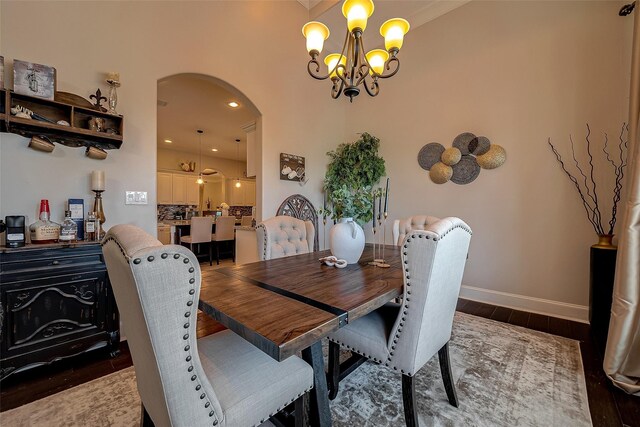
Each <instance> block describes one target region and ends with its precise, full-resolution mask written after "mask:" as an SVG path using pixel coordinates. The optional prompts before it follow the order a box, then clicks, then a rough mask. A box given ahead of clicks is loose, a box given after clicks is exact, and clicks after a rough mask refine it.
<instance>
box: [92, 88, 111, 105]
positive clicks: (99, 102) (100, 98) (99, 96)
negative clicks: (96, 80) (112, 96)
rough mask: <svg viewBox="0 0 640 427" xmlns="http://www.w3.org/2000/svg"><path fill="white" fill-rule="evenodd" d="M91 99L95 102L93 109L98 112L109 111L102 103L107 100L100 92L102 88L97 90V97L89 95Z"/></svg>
mask: <svg viewBox="0 0 640 427" xmlns="http://www.w3.org/2000/svg"><path fill="white" fill-rule="evenodd" d="M89 99H93V100H94V101H95V102H94V104H93V107H94V108H95V109H96V110H99V111H107V109H106V108H104V107H103V106H102V101H106V100H107V98H106V97H105V96H102V91H101V90H100V88H98V90H96V93H95V95H89Z"/></svg>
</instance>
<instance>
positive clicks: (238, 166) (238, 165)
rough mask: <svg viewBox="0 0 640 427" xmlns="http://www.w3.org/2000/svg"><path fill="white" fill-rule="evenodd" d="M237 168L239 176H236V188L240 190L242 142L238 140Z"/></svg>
mask: <svg viewBox="0 0 640 427" xmlns="http://www.w3.org/2000/svg"><path fill="white" fill-rule="evenodd" d="M236 167H237V172H238V174H237V175H236V177H237V178H236V188H240V186H241V185H242V184H241V183H240V140H239V139H236Z"/></svg>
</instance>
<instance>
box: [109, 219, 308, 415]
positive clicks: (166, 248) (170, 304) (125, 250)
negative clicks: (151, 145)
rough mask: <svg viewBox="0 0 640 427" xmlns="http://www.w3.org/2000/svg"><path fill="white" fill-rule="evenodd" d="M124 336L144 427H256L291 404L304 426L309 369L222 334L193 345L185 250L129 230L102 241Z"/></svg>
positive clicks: (193, 281) (194, 298) (194, 272)
mask: <svg viewBox="0 0 640 427" xmlns="http://www.w3.org/2000/svg"><path fill="white" fill-rule="evenodd" d="M102 251H103V253H104V257H105V262H106V264H107V269H108V271H109V277H110V280H111V284H112V286H113V291H114V294H115V298H116V302H117V303H118V308H119V310H120V316H121V319H122V322H123V327H124V330H125V333H126V337H127V341H128V344H129V349H130V350H131V357H132V358H133V365H134V368H135V371H136V380H137V384H138V392H139V394H140V397H141V399H142V405H143V406H142V409H143V417H142V420H143V425H154V424H155V425H156V426H162V427H169V426H174V427H178V426H184V427H199V426H225V427H241V426H255V425H259V424H260V423H262V422H264V421H265V420H266V419H268V418H269V417H270V416H272V415H274V414H275V413H277V412H278V411H280V410H281V409H282V408H283V407H285V406H287V405H289V404H290V403H291V402H294V401H295V406H296V414H303V416H302V417H300V418H298V419H297V421H296V425H298V421H300V422H302V420H303V419H304V412H303V409H302V408H304V406H305V401H304V400H305V399H306V396H307V392H308V391H309V390H310V389H311V387H312V386H313V370H312V369H311V367H310V366H309V365H307V364H306V363H305V362H303V361H302V360H301V359H300V358H298V357H296V356H291V357H290V358H288V359H287V360H285V361H283V362H280V363H278V362H276V361H275V360H273V359H272V358H271V357H269V356H268V355H267V354H265V353H263V352H262V351H261V350H259V349H258V348H256V347H254V346H253V345H251V344H250V343H248V342H247V341H245V340H244V339H243V338H241V337H240V336H238V335H236V334H235V333H233V332H231V331H229V330H226V331H222V332H218V333H216V334H213V335H209V336H207V337H204V338H201V339H196V321H197V308H198V298H199V295H200V280H201V275H200V266H199V264H198V261H197V259H196V258H195V256H194V255H193V253H192V252H190V251H189V250H188V249H187V248H184V247H182V246H179V245H162V244H161V243H160V242H159V241H158V240H156V239H154V238H153V237H151V236H150V235H148V234H147V233H145V232H144V231H142V230H140V229H139V228H137V227H134V226H132V225H116V226H114V227H112V228H111V229H110V230H109V232H108V233H107V235H106V237H105V238H104V240H103V242H102Z"/></svg>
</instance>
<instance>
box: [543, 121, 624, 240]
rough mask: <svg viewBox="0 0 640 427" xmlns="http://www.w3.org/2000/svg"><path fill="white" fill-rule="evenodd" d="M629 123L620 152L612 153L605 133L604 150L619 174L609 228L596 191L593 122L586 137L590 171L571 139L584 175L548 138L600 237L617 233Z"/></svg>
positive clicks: (576, 164) (619, 147)
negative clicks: (603, 217) (574, 169)
mask: <svg viewBox="0 0 640 427" xmlns="http://www.w3.org/2000/svg"><path fill="white" fill-rule="evenodd" d="M628 131H629V126H628V125H627V124H626V123H623V125H622V129H621V130H620V135H619V136H618V140H619V142H618V143H617V145H618V147H617V151H618V153H615V154H614V153H613V152H610V148H609V137H608V135H607V134H606V133H605V134H604V143H603V146H602V151H603V153H604V155H605V158H606V160H607V161H608V162H609V163H610V164H611V166H613V173H614V177H615V181H614V186H613V191H612V199H613V204H612V206H611V219H610V220H609V228H608V229H605V227H604V225H603V223H602V213H601V212H600V204H599V202H598V193H597V191H596V181H595V179H594V166H593V154H592V153H591V150H592V143H591V140H590V139H589V138H590V136H591V128H590V127H589V124H587V135H586V137H585V142H586V143H585V148H586V153H587V156H588V157H589V161H588V163H589V166H587V167H585V169H587V170H583V168H582V167H581V166H580V164H579V162H578V160H577V159H576V151H575V147H574V143H573V138H572V137H571V136H569V140H570V141H571V154H572V157H573V159H574V163H575V168H576V169H577V171H578V173H579V174H580V176H581V178H578V177H577V174H576V173H575V172H574V173H572V172H570V171H569V169H568V167H567V166H566V165H565V163H564V161H563V160H562V156H561V155H560V153H559V152H558V150H557V149H556V147H555V146H554V145H553V144H552V143H551V138H549V139H548V140H547V143H548V144H549V147H551V151H553V154H554V155H555V156H556V160H557V161H558V163H560V167H561V168H562V171H563V172H564V173H565V174H566V175H567V177H569V180H570V181H571V182H572V183H573V185H574V186H575V187H576V190H577V191H578V195H579V196H580V199H581V200H582V206H583V207H584V209H585V211H586V212H587V219H588V220H589V222H590V223H591V225H592V226H593V229H594V231H595V232H596V234H597V235H598V236H607V235H611V236H613V229H614V227H615V225H616V217H617V212H618V202H619V201H620V196H621V191H622V180H623V178H624V168H625V166H627V159H626V155H627V148H628V143H629V141H628V140H627V138H628V134H627V133H628ZM606 241H608V240H606V239H602V240H601V242H606ZM594 246H596V247H603V245H594ZM604 247H614V246H613V245H604Z"/></svg>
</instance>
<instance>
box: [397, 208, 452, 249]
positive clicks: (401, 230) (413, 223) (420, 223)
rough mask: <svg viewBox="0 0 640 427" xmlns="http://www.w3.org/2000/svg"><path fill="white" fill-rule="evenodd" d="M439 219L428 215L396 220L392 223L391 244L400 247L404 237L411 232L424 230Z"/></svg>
mask: <svg viewBox="0 0 640 427" xmlns="http://www.w3.org/2000/svg"><path fill="white" fill-rule="evenodd" d="M439 219H440V218H436V217H435V216H430V215H414V216H410V217H409V218H405V219H396V220H395V221H393V229H392V230H391V235H392V236H393V244H394V245H396V246H400V245H401V244H402V241H403V240H404V238H405V236H406V235H407V233H408V232H409V231H412V230H425V229H426V228H427V227H428V226H429V225H430V224H433V223H434V222H436V221H438V220H439Z"/></svg>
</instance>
